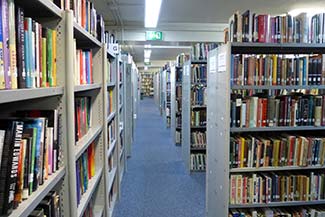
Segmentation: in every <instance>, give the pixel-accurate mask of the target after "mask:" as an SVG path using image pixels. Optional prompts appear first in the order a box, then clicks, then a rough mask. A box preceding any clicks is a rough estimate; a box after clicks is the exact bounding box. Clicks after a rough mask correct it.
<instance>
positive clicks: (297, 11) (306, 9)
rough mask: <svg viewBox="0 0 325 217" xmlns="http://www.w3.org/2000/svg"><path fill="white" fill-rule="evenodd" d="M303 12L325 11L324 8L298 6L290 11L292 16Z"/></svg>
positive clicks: (311, 13) (315, 12) (310, 13)
mask: <svg viewBox="0 0 325 217" xmlns="http://www.w3.org/2000/svg"><path fill="white" fill-rule="evenodd" d="M301 13H307V14H309V15H313V14H319V13H325V9H324V8H297V9H294V10H291V11H289V12H288V14H290V15H291V16H297V15H299V14H301Z"/></svg>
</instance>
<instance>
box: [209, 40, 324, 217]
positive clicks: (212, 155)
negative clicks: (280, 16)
mask: <svg viewBox="0 0 325 217" xmlns="http://www.w3.org/2000/svg"><path fill="white" fill-rule="evenodd" d="M315 53H321V54H324V53H325V46H324V44H263V43H228V44H226V45H223V46H221V47H219V48H217V49H215V50H213V51H210V52H209V56H208V85H207V87H208V92H207V97H208V99H217V100H208V105H207V119H208V120H209V121H208V123H207V124H208V126H207V143H208V146H207V178H206V192H207V194H206V209H207V217H215V216H228V212H229V209H251V208H263V207H277V208H280V207H299V206H315V205H316V206H317V205H322V206H323V205H325V201H324V200H319V201H292V202H291V201H290V202H272V203H267V204H239V205H232V204H229V201H230V200H229V187H230V175H231V174H241V173H242V174H247V173H259V172H262V173H268V172H284V171H285V172H286V173H290V172H293V173H295V172H302V171H305V172H308V173H309V172H312V171H323V169H324V167H323V166H310V167H297V166H286V167H259V168H236V169H230V168H229V154H230V153H229V152H230V148H229V144H230V136H231V135H233V134H234V135H237V134H241V133H259V132H294V133H295V134H297V133H301V132H305V131H307V132H308V133H309V132H320V131H323V130H325V128H324V127H312V126H299V127H261V128H231V127H230V124H226V123H230V110H231V108H230V102H231V98H230V96H231V95H230V94H231V92H232V90H282V89H284V90H285V89H286V90H295V89H298V90H299V89H307V90H311V89H323V88H324V85H321V86H315V85H311V86H231V85H230V79H231V78H230V75H231V72H230V69H231V54H315ZM227 81H228V82H227Z"/></svg>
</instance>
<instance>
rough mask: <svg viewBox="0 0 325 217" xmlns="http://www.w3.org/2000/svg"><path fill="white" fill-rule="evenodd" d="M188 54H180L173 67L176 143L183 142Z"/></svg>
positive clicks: (173, 113)
mask: <svg viewBox="0 0 325 217" xmlns="http://www.w3.org/2000/svg"><path fill="white" fill-rule="evenodd" d="M186 59H187V56H186V55H185V54H180V55H179V56H178V57H177V61H176V63H175V65H174V66H173V67H172V73H171V79H172V101H171V103H172V106H171V107H172V122H171V123H172V125H171V128H172V137H173V141H174V143H175V144H176V145H181V142H182V80H183V79H182V77H183V65H184V62H185V61H186Z"/></svg>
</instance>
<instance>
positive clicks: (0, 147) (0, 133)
mask: <svg viewBox="0 0 325 217" xmlns="http://www.w3.org/2000/svg"><path fill="white" fill-rule="evenodd" d="M5 134H6V131H5V130H0V167H1V162H2V151H3V145H4V140H5Z"/></svg>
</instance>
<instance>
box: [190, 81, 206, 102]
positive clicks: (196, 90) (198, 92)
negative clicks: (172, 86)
mask: <svg viewBox="0 0 325 217" xmlns="http://www.w3.org/2000/svg"><path fill="white" fill-rule="evenodd" d="M207 101H208V99H207V88H206V87H205V86H194V87H192V90H191V104H192V105H193V106H195V105H206V104H207Z"/></svg>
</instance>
